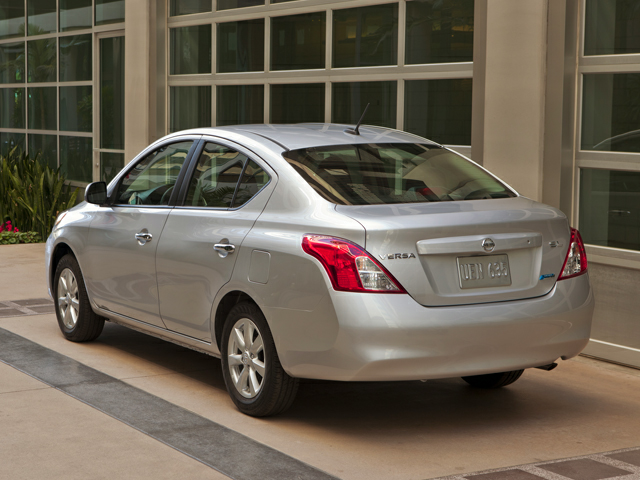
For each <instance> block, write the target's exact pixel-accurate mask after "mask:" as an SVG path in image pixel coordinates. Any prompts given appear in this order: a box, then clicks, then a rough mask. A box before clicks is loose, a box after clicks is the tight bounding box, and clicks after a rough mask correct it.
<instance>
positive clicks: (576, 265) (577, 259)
mask: <svg viewBox="0 0 640 480" xmlns="http://www.w3.org/2000/svg"><path fill="white" fill-rule="evenodd" d="M586 271H587V252H586V251H585V249H584V243H582V237H581V236H580V232H579V231H578V230H576V229H575V228H572V229H571V240H570V241H569V251H568V252H567V256H566V258H565V259H564V265H563V266H562V271H561V273H560V278H558V280H566V279H567V278H573V277H577V276H578V275H582V274H583V273H584V272H586Z"/></svg>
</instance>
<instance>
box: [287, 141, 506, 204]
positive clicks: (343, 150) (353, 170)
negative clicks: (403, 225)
mask: <svg viewBox="0 0 640 480" xmlns="http://www.w3.org/2000/svg"><path fill="white" fill-rule="evenodd" d="M285 159H286V160H287V161H288V162H289V163H290V164H291V166H293V168H295V169H296V171H297V172H298V173H299V174H300V176H302V178H304V179H305V180H306V181H307V183H309V185H311V186H312V187H313V189H314V190H316V192H318V193H319V194H320V195H321V196H322V197H324V198H325V199H327V200H328V201H330V202H332V203H336V204H338V205H380V204H393V203H422V202H446V201H455V200H479V199H486V198H505V197H513V196H515V193H513V192H512V191H511V190H509V189H508V188H507V187H506V186H505V185H503V184H502V183H500V182H499V181H498V180H496V179H495V178H493V177H492V176H491V175H489V174H488V173H486V172H485V171H484V170H482V169H481V168H479V167H478V166H477V165H475V164H474V163H472V162H470V161H468V160H465V159H464V158H462V157H461V156H459V155H456V154H455V153H452V152H449V151H447V150H444V149H442V148H439V147H435V146H430V145H420V144H403V143H397V144H363V145H337V146H329V147H315V148H307V149H301V150H294V151H291V152H287V153H286V154H285Z"/></svg>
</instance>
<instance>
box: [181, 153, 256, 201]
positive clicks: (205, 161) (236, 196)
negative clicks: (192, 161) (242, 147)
mask: <svg viewBox="0 0 640 480" xmlns="http://www.w3.org/2000/svg"><path fill="white" fill-rule="evenodd" d="M241 177H242V179H241ZM267 183H269V175H268V174H267V173H266V172H265V171H264V170H263V169H262V167H260V166H259V165H258V164H257V163H255V162H254V161H253V160H250V159H249V158H247V156H246V155H244V154H242V153H240V152H238V151H236V150H234V149H232V148H229V147H225V146H223V145H217V144H215V143H207V144H206V145H205V147H204V149H203V151H202V154H201V155H200V158H199V159H198V164H197V165H196V169H195V171H194V173H193V176H192V178H191V181H190V183H189V190H188V191H187V197H186V199H185V202H184V206H193V207H214V208H237V207H240V206H242V205H244V204H245V203H247V202H248V201H249V200H250V199H251V198H253V197H254V196H255V195H256V194H257V193H258V192H259V191H260V190H262V187H264V186H265V185H266V184H267Z"/></svg>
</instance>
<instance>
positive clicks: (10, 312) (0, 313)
mask: <svg viewBox="0 0 640 480" xmlns="http://www.w3.org/2000/svg"><path fill="white" fill-rule="evenodd" d="M18 315H24V313H23V312H21V311H20V310H17V309H15V308H3V309H2V310H0V317H17V316H18Z"/></svg>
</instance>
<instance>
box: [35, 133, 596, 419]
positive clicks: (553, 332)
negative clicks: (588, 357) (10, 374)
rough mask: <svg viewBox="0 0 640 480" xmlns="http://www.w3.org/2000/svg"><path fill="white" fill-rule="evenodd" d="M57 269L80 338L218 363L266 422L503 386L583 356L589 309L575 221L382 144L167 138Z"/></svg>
mask: <svg viewBox="0 0 640 480" xmlns="http://www.w3.org/2000/svg"><path fill="white" fill-rule="evenodd" d="M46 252H47V255H46V262H47V272H48V281H49V291H50V294H51V295H52V297H53V298H54V301H55V305H56V314H57V318H58V323H59V326H60V329H61V330H62V333H63V335H64V336H65V337H66V338H67V339H69V340H71V341H76V342H83V341H90V340H94V339H95V338H97V337H98V336H99V335H100V333H101V331H102V328H103V325H104V322H105V320H106V321H110V322H114V323H118V324H121V325H125V326H127V327H131V328H134V329H136V330H139V331H142V332H144V333H147V334H149V335H153V336H156V337H159V338H162V339H165V340H168V341H170V342H175V343H177V344H180V345H183V346H185V347H188V348H192V349H195V350H198V351H201V352H204V353H207V354H210V355H213V356H216V357H220V358H221V360H222V368H223V373H224V379H225V382H226V385H227V389H228V391H229V394H230V396H231V399H232V400H233V402H234V403H235V404H236V406H237V407H238V408H239V409H240V410H241V411H242V412H244V413H246V414H249V415H253V416H267V415H273V414H277V413H280V412H282V411H284V410H285V409H286V408H288V407H289V406H290V405H291V403H292V402H293V399H294V396H295V394H296V391H297V388H298V382H299V379H300V378H312V379H327V380H345V381H387V380H418V379H420V380H423V379H433V378H444V377H456V376H459V377H463V378H464V380H466V381H467V382H468V383H469V384H471V385H472V386H474V387H480V388H497V387H502V386H505V385H508V384H511V383H513V382H514V381H516V380H517V379H518V378H519V377H520V375H521V374H522V372H523V370H524V369H526V368H534V367H538V368H544V369H547V370H550V369H552V368H553V367H555V365H556V363H555V362H556V361H557V360H558V359H563V360H566V359H568V358H571V357H573V356H575V355H577V354H578V353H579V352H580V351H581V350H582V349H583V348H584V347H585V345H586V344H587V342H588V340H589V334H590V329H591V317H592V314H593V307H594V302H593V295H592V292H591V287H590V284H589V277H588V274H587V259H586V256H585V249H584V245H583V243H582V240H581V238H580V234H579V233H578V231H577V230H575V229H572V228H570V226H569V223H568V221H567V218H566V217H565V215H564V214H563V213H562V212H560V211H558V210H557V209H555V208H552V207H549V206H546V205H542V204H540V203H537V202H534V201H532V200H530V199H528V198H525V197H522V196H520V195H518V194H517V193H516V192H515V191H514V190H513V189H512V188H510V187H509V186H508V185H506V184H505V183H504V182H502V181H500V180H499V179H498V178H496V177H495V176H493V175H492V174H490V173H489V172H487V171H486V170H484V169H483V168H482V167H480V166H478V165H477V164H475V163H474V162H472V161H470V160H468V159H466V158H464V157H462V156H460V155H458V154H456V153H455V152H453V151H451V150H449V149H447V148H444V147H442V146H441V145H438V144H436V143H433V142H431V141H429V140H426V139H424V138H420V137H416V136H415V135H410V134H407V133H403V132H399V131H396V130H390V129H385V128H378V127H369V126H363V127H361V128H360V129H358V128H356V129H353V128H349V127H348V126H345V125H331V124H304V125H248V126H235V127H223V128H205V129H198V130H190V131H184V132H178V133H175V134H172V135H169V136H167V137H165V138H162V139H161V140H159V141H157V142H155V143H154V144H152V145H151V146H149V147H148V148H147V149H145V150H144V151H143V152H142V153H141V154H140V155H139V156H138V157H136V158H135V159H134V160H133V161H132V162H131V163H129V164H128V165H127V166H126V167H125V168H124V169H123V170H122V172H120V173H119V174H118V175H117V176H116V177H115V178H114V179H113V181H111V183H109V185H108V186H107V185H106V184H105V183H104V182H96V183H92V184H91V185H89V186H88V187H87V190H86V192H85V201H84V202H83V203H81V204H79V205H78V206H76V207H74V208H72V209H71V210H69V211H67V212H64V213H62V214H61V215H60V216H59V217H58V219H57V222H56V225H55V227H54V229H53V232H52V233H51V236H50V237H49V239H48V241H47V248H46Z"/></svg>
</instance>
